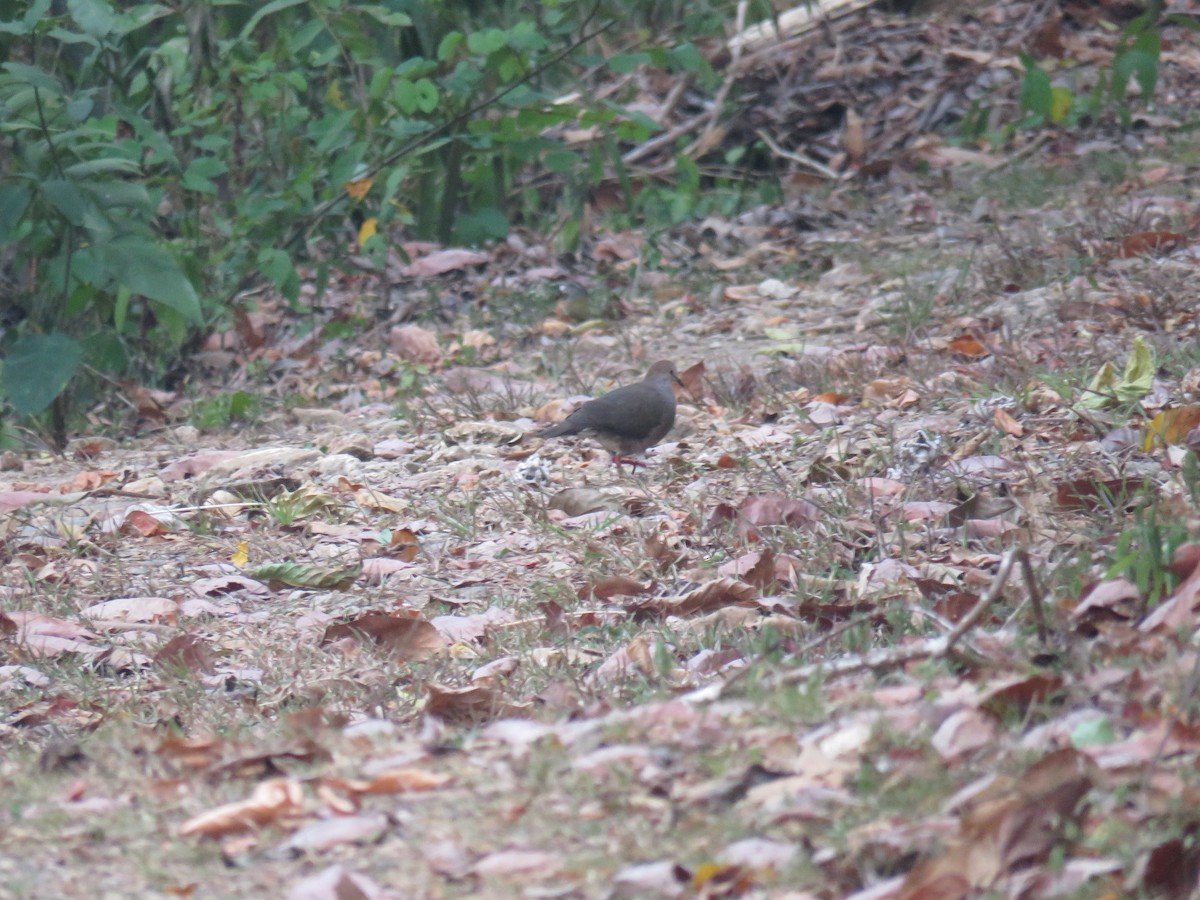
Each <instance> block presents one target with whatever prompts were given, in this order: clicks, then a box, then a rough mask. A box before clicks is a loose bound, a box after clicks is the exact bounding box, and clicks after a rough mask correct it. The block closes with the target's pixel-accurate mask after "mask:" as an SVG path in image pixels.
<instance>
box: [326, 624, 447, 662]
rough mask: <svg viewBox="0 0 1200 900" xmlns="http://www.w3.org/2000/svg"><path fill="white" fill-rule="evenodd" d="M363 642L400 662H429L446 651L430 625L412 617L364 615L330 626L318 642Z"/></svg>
mask: <svg viewBox="0 0 1200 900" xmlns="http://www.w3.org/2000/svg"><path fill="white" fill-rule="evenodd" d="M363 638H365V639H366V640H368V641H370V642H371V643H373V644H375V645H376V646H379V647H382V648H383V649H384V650H386V651H387V652H388V653H389V654H392V655H394V656H396V657H398V658H400V659H405V660H411V661H420V660H423V659H429V658H430V657H431V656H435V655H437V654H438V653H440V652H442V651H443V650H444V649H445V648H446V641H445V639H443V637H442V635H441V633H440V632H439V631H438V629H437V628H435V627H434V626H433V624H432V623H430V622H426V621H425V620H424V619H422V618H419V617H414V616H393V615H388V614H386V613H367V614H366V615H364V616H359V617H358V618H357V619H355V620H354V621H352V622H343V623H341V624H338V625H330V626H329V627H328V628H327V629H325V634H324V636H323V637H322V638H321V646H322V647H324V646H326V645H328V644H331V643H333V642H334V641H341V640H346V639H350V640H362V639H363Z"/></svg>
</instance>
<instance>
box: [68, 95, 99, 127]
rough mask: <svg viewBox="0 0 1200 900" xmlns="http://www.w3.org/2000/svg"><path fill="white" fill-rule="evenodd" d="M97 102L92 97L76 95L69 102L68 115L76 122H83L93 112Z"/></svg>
mask: <svg viewBox="0 0 1200 900" xmlns="http://www.w3.org/2000/svg"><path fill="white" fill-rule="evenodd" d="M95 106H96V102H95V101H94V100H93V99H92V98H91V97H76V98H75V99H74V100H72V101H71V102H70V103H68V104H67V115H68V116H70V117H71V119H72V120H74V121H76V122H83V121H86V120H87V117H88V116H90V115H91V114H92V110H93V109H94V108H95Z"/></svg>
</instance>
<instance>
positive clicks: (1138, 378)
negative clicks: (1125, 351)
mask: <svg viewBox="0 0 1200 900" xmlns="http://www.w3.org/2000/svg"><path fill="white" fill-rule="evenodd" d="M1157 367H1158V364H1157V363H1156V362H1155V361H1154V351H1153V350H1151V349H1150V345H1149V344H1147V343H1146V342H1145V341H1144V340H1142V336H1141V335H1140V334H1139V335H1138V336H1137V337H1135V338H1134V339H1133V353H1131V354H1130V355H1129V361H1128V362H1127V363H1125V375H1124V376H1123V377H1122V378H1121V382H1120V383H1119V384H1118V385H1117V399H1118V400H1140V399H1141V398H1142V397H1145V396H1146V395H1147V394H1148V393H1150V389H1151V388H1153V387H1154V370H1155V369H1156V368H1157Z"/></svg>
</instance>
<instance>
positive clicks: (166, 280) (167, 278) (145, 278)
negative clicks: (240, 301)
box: [97, 237, 203, 323]
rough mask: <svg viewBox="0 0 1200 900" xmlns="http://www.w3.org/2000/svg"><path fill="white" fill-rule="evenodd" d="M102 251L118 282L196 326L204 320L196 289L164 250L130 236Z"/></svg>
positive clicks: (118, 240) (110, 244) (120, 239)
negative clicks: (173, 311)
mask: <svg viewBox="0 0 1200 900" xmlns="http://www.w3.org/2000/svg"><path fill="white" fill-rule="evenodd" d="M99 249H100V248H97V250H99ZM104 252H105V261H106V263H107V265H108V267H109V269H110V270H111V271H113V272H114V273H115V275H116V278H117V281H118V283H120V284H123V285H124V286H125V287H127V288H129V290H130V291H132V292H133V293H135V294H141V295H142V296H143V297H147V298H149V299H150V300H153V301H155V302H156V303H161V304H162V305H163V306H165V307H167V308H168V309H173V310H175V311H176V312H177V313H179V314H180V316H182V317H183V318H185V319H189V320H191V321H192V322H195V323H199V322H201V321H202V320H203V317H202V316H201V313H200V298H199V297H198V296H196V289H195V288H194V287H193V286H192V283H191V282H190V281H189V280H188V278H187V276H186V275H184V274H183V270H182V269H181V268H179V263H178V262H176V261H175V257H173V256H172V255H171V254H170V253H169V252H167V250H166V248H164V247H160V246H159V245H158V244H153V243H151V242H150V241H147V240H144V239H141V238H132V237H130V238H119V239H117V240H115V241H112V242H110V243H109V244H108V246H107V247H105V248H104Z"/></svg>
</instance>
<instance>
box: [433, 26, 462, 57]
mask: <svg viewBox="0 0 1200 900" xmlns="http://www.w3.org/2000/svg"><path fill="white" fill-rule="evenodd" d="M462 42H463V33H462V32H461V31H451V32H448V33H447V34H446V36H445V37H443V38H442V39H441V41H440V42H439V43H438V48H437V58H438V62H448V61H449V60H450V57H452V56H453V55H454V51H455V50H457V49H458V46H459V44H461V43H462Z"/></svg>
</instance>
